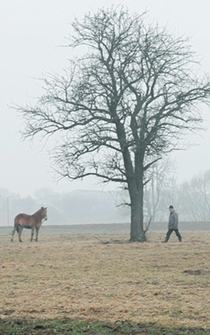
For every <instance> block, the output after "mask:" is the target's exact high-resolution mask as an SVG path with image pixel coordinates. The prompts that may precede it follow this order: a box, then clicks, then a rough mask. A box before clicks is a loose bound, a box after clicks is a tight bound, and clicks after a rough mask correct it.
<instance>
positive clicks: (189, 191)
mask: <svg viewBox="0 0 210 335" xmlns="http://www.w3.org/2000/svg"><path fill="white" fill-rule="evenodd" d="M180 193H181V199H182V204H184V205H183V206H184V207H183V208H181V210H182V211H183V215H185V220H188V221H189V220H190V221H198V222H199V221H209V220H210V170H207V171H205V172H203V173H201V174H199V175H198V176H195V177H193V178H192V179H191V180H190V181H189V182H185V183H183V184H182V185H181V192H180Z"/></svg>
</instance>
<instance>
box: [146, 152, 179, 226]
mask: <svg viewBox="0 0 210 335" xmlns="http://www.w3.org/2000/svg"><path fill="white" fill-rule="evenodd" d="M174 173H175V162H174V161H173V160H171V159H169V158H167V159H164V160H161V161H158V162H157V163H156V164H153V166H152V167H151V169H150V171H149V175H148V180H149V182H148V183H147V184H146V185H145V189H144V208H145V210H144V211H145V213H146V214H147V216H148V217H149V218H152V221H153V222H156V221H160V220H161V218H162V217H165V213H166V210H167V208H168V206H169V205H170V203H171V202H174V201H175V197H173V201H172V200H171V198H172V197H171V194H172V192H173V191H174V190H175V188H176V182H175V180H174V177H173V175H174ZM163 213H164V214H163Z"/></svg>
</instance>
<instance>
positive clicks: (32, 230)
mask: <svg viewBox="0 0 210 335" xmlns="http://www.w3.org/2000/svg"><path fill="white" fill-rule="evenodd" d="M33 237H34V228H33V227H32V228H31V242H32V241H33Z"/></svg>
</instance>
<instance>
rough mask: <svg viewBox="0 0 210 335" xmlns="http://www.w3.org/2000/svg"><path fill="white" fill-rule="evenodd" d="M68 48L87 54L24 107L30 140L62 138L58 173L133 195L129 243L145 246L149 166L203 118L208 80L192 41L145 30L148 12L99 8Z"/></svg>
mask: <svg viewBox="0 0 210 335" xmlns="http://www.w3.org/2000/svg"><path fill="white" fill-rule="evenodd" d="M72 26H73V28H74V33H73V36H72V37H70V38H69V40H70V46H71V47H73V48H75V47H78V46H80V47H81V49H80V52H81V50H83V51H84V56H83V57H80V58H79V57H78V58H77V59H74V60H71V61H70V67H69V69H67V71H65V74H64V75H63V76H51V77H50V78H47V79H45V93H44V95H43V96H42V97H41V98H40V99H39V100H38V102H37V104H36V105H35V106H26V107H19V108H18V110H19V112H20V113H21V114H22V115H23V117H24V119H25V122H26V124H25V131H24V136H25V137H33V136H34V135H36V134H38V133H40V134H41V135H42V136H43V137H44V136H48V135H54V136H55V134H56V133H60V134H61V135H62V136H61V138H60V140H59V141H58V145H57V147H56V148H55V150H54V152H53V157H54V163H55V164H56V169H57V170H58V172H59V173H60V174H61V175H62V176H63V177H67V178H69V179H71V180H76V179H79V178H84V177H86V176H96V177H99V178H101V179H102V180H103V182H105V183H106V182H116V183H119V184H121V185H124V187H125V188H126V189H127V190H128V194H129V205H130V208H131V229H130V241H144V240H145V231H144V228H143V218H144V215H143V197H144V186H145V184H146V182H147V179H146V175H147V172H148V171H149V169H150V168H151V167H152V166H153V164H154V163H156V162H157V161H158V160H159V159H161V158H162V156H164V154H165V153H168V152H170V151H171V150H174V149H175V148H176V149H177V148H178V146H179V145H180V140H181V139H182V135H183V134H184V133H185V130H192V129H194V128H195V127H196V125H199V124H200V122H201V121H202V119H201V116H200V113H199V110H198V109H197V108H196V106H197V105H198V103H207V102H208V99H209V94H210V83H209V82H208V80H202V81H201V80H198V79H197V78H196V76H195V75H194V73H193V71H192V68H193V64H194V58H193V54H192V52H191V51H190V49H189V45H188V44H187V41H186V40H185V39H182V38H173V36H171V35H170V34H168V33H167V32H166V31H165V29H159V28H158V27H157V26H155V27H153V26H152V25H149V26H147V25H146V24H145V23H144V15H138V14H133V15H131V14H129V12H128V11H127V10H126V9H124V8H123V7H122V8H119V7H118V8H114V7H111V8H110V9H106V10H105V9H100V10H99V11H98V12H97V13H96V14H93V13H89V14H87V15H85V17H84V19H83V21H81V22H78V20H75V21H74V22H73V24H72Z"/></svg>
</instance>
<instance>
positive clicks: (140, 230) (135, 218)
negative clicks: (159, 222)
mask: <svg viewBox="0 0 210 335" xmlns="http://www.w3.org/2000/svg"><path fill="white" fill-rule="evenodd" d="M144 241H146V234H145V230H144V215H143V186H142V188H141V190H139V191H138V192H135V193H134V194H131V227H130V242H144Z"/></svg>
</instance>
